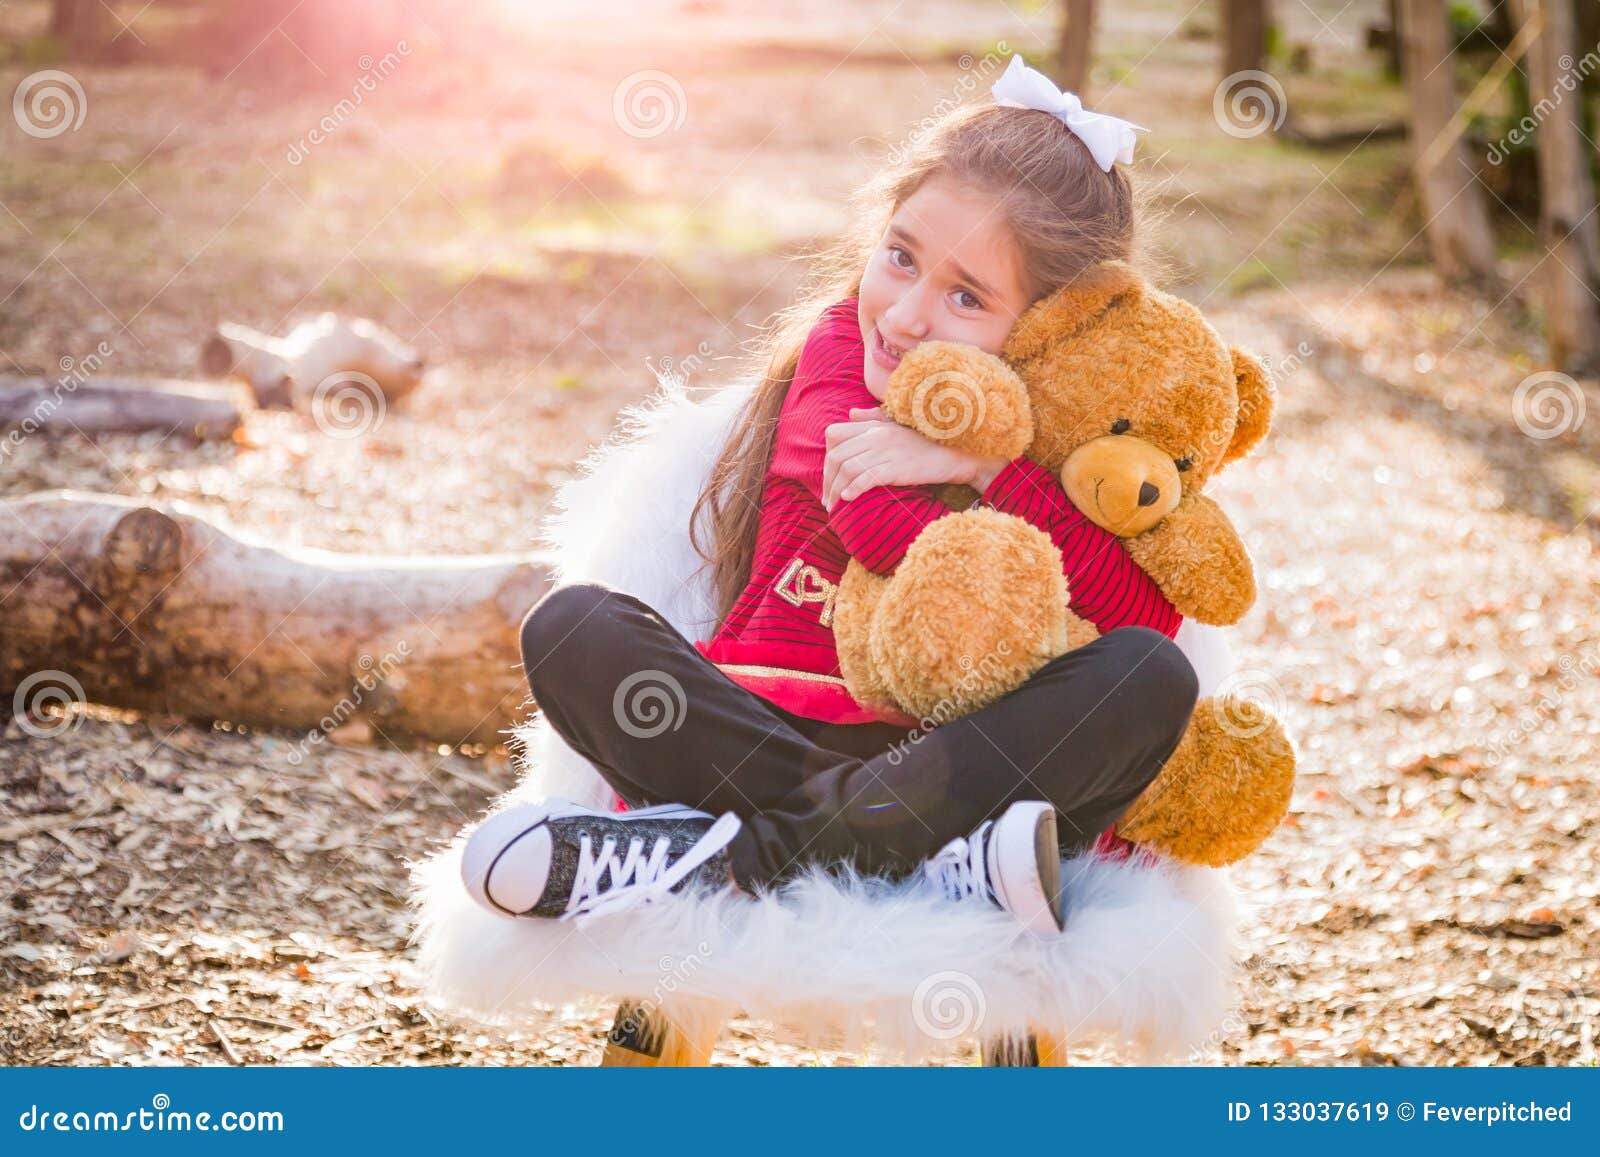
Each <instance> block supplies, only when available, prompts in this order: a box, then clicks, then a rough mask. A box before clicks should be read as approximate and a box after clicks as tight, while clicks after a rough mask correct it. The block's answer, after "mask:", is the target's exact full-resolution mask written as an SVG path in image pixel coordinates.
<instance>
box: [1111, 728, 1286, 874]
mask: <svg viewBox="0 0 1600 1157" xmlns="http://www.w3.org/2000/svg"><path fill="white" fill-rule="evenodd" d="M1294 764H1295V755H1294V747H1293V746H1292V745H1291V744H1290V742H1289V737H1288V736H1287V735H1285V734H1284V730H1283V725H1282V724H1280V723H1279V722H1278V721H1277V719H1275V718H1274V717H1273V716H1272V714H1271V713H1270V712H1268V711H1267V710H1266V709H1265V708H1263V707H1262V706H1261V705H1260V704H1258V703H1254V702H1252V701H1250V700H1247V699H1238V698H1234V697H1232V696H1221V697H1217V698H1208V699H1202V700H1200V702H1199V703H1198V704H1197V705H1196V706H1195V709H1194V716H1193V717H1192V718H1191V719H1190V720H1189V729H1188V730H1187V731H1186V732H1184V736H1183V738H1182V739H1181V740H1179V742H1178V747H1177V749H1176V750H1175V751H1174V752H1173V753H1172V757H1171V758H1170V759H1168V760H1167V762H1166V763H1165V764H1163V765H1162V767H1161V772H1160V774H1159V775H1157V776H1156V778H1155V779H1154V780H1153V781H1151V783H1150V786H1149V787H1147V788H1145V790H1144V793H1143V794H1142V795H1140V796H1139V798H1138V799H1136V800H1135V801H1134V802H1133V806H1132V807H1130V808H1129V809H1128V811H1127V812H1125V813H1124V814H1123V816H1122V818H1121V819H1120V820H1118V821H1117V834H1118V835H1120V836H1122V837H1123V838H1124V839H1128V840H1132V841H1133V842H1134V843H1137V844H1146V845H1148V846H1150V847H1152V848H1154V849H1156V850H1157V851H1159V852H1162V853H1163V854H1165V855H1167V856H1169V857H1171V858H1172V859H1175V860H1179V861H1181V862H1183V863H1188V864H1200V865H1204V866H1206V867H1212V868H1220V867H1223V866H1225V865H1227V864H1231V863H1234V862H1235V861H1237V860H1242V859H1243V858H1244V857H1245V856H1248V855H1249V854H1250V853H1251V852H1253V851H1255V850H1256V849H1257V848H1258V847H1260V846H1261V844H1262V843H1263V842H1264V841H1265V840H1266V838H1267V837H1268V836H1270V835H1271V834H1272V832H1273V829H1275V828H1276V827H1277V826H1278V824H1279V822H1280V821H1281V820H1282V819H1283V816H1284V813H1285V812H1287V811H1288V810H1289V797H1290V796H1291V795H1292V794H1293V791H1294Z"/></svg>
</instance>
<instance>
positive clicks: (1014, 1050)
mask: <svg viewBox="0 0 1600 1157" xmlns="http://www.w3.org/2000/svg"><path fill="white" fill-rule="evenodd" d="M983 1063H984V1065H985V1066H986V1067H988V1068H991V1069H997V1068H1009V1069H1042V1068H1066V1067H1067V1050H1066V1046H1064V1045H1063V1044H1062V1043H1061V1042H1060V1041H1058V1040H1056V1039H1055V1038H1054V1037H1052V1036H1050V1035H1049V1034H1047V1033H1041V1032H1030V1033H1029V1034H1028V1035H1027V1036H1024V1037H1011V1036H997V1037H990V1038H989V1039H988V1040H986V1041H984V1042H983Z"/></svg>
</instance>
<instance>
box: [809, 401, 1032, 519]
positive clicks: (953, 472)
mask: <svg viewBox="0 0 1600 1157" xmlns="http://www.w3.org/2000/svg"><path fill="white" fill-rule="evenodd" d="M824 436H825V438H826V442H827V447H828V449H827V454H826V456H825V457H824V458H823V460H822V505H823V507H824V508H825V509H827V510H832V509H833V508H834V506H835V505H837V504H838V503H840V502H848V501H850V500H851V499H852V498H855V497H857V496H859V495H861V494H864V493H866V492H867V491H868V490H871V489H872V488H873V487H874V486H926V485H929V484H932V483H936V482H960V483H963V484H965V485H967V486H972V487H976V488H977V489H979V490H985V489H987V488H988V486H989V483H990V482H992V481H993V480H994V476H995V475H996V474H998V473H999V472H1000V470H1001V468H1002V467H1004V466H1005V465H1006V462H1005V460H1004V459H1002V458H979V457H977V456H976V455H973V454H967V453H964V452H963V451H960V450H957V449H955V448H954V447H951V446H946V445H944V444H943V443H941V442H936V441H934V440H933V439H931V438H927V437H924V436H923V435H922V434H919V433H917V432H916V431H915V430H913V429H910V428H909V427H907V426H902V425H900V423H898V422H893V421H890V420H889V419H887V418H885V417H884V416H883V410H882V408H881V407H878V406H873V407H871V408H869V409H852V410H851V411H850V420H849V421H848V422H834V423H832V424H830V425H829V426H828V428H827V429H826V431H825V432H824Z"/></svg>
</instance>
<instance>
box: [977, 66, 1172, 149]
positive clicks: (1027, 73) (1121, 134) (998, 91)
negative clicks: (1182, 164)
mask: <svg viewBox="0 0 1600 1157" xmlns="http://www.w3.org/2000/svg"><path fill="white" fill-rule="evenodd" d="M991 91H992V92H993V93H994V102H995V104H1000V105H1005V106H1006V107H1008V108H1035V109H1038V110H1039V111H1041V112H1047V113H1050V114H1052V115H1053V116H1055V117H1056V119H1058V120H1060V121H1061V123H1062V124H1064V125H1066V126H1067V128H1069V129H1071V130H1072V133H1073V135H1074V136H1076V137H1077V138H1078V139H1079V140H1081V141H1082V142H1083V143H1084V144H1086V145H1088V146H1089V153H1090V155H1091V156H1093V157H1094V163H1095V164H1097V165H1099V166H1100V167H1101V168H1102V169H1104V170H1105V171H1106V172H1108V173H1109V172H1110V171H1111V163H1112V162H1113V161H1121V162H1122V163H1123V164H1124V165H1131V164H1132V163H1133V144H1134V141H1136V140H1137V139H1138V138H1137V137H1135V136H1134V135H1133V134H1134V130H1136V129H1137V130H1138V131H1140V132H1147V131H1149V130H1147V129H1146V128H1145V127H1144V126H1143V125H1136V124H1134V123H1132V122H1131V121H1125V120H1122V119H1121V118H1119V117H1114V116H1106V115H1105V114H1104V113H1097V112H1089V111H1088V110H1087V109H1085V108H1084V107H1083V102H1082V101H1081V100H1079V99H1078V96H1077V94H1076V93H1071V92H1062V91H1061V90H1060V89H1059V88H1057V87H1056V86H1055V84H1054V82H1053V81H1051V79H1050V78H1049V77H1048V76H1046V75H1045V74H1044V73H1042V72H1040V71H1039V70H1038V69H1036V68H1029V67H1028V66H1027V65H1026V64H1024V63H1022V57H1021V56H1013V57H1012V58H1011V63H1010V64H1008V65H1006V70H1005V72H1004V73H1002V74H1001V76H1000V79H999V80H997V81H995V82H994V88H993V89H992V90H991Z"/></svg>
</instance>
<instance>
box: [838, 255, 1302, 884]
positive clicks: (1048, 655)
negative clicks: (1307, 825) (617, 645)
mask: <svg viewBox="0 0 1600 1157" xmlns="http://www.w3.org/2000/svg"><path fill="white" fill-rule="evenodd" d="M882 407H883V410H884V412H885V414H886V416H888V417H889V418H891V419H893V420H895V421H897V422H900V423H901V424H903V425H907V426H910V427H912V428H913V429H916V430H918V431H919V432H921V433H922V434H924V435H926V436H928V437H930V438H934V439H936V440H940V441H944V442H947V443H948V444H950V445H952V446H956V447H958V448H960V449H962V450H965V451H967V452H969V453H976V454H981V455H983V456H985V457H996V458H1006V459H1010V458H1015V457H1019V456H1023V457H1027V458H1029V459H1031V460H1032V461H1035V462H1037V463H1039V464H1040V465H1043V466H1045V467H1047V468H1048V469H1050V470H1051V471H1053V472H1055V473H1056V474H1057V475H1058V477H1059V478H1060V479H1061V483H1062V486H1063V488H1064V489H1065V491H1066V493H1067V496H1068V497H1069V498H1070V499H1071V500H1072V502H1073V504H1074V505H1075V506H1076V507H1077V508H1078V510H1079V511H1080V512H1081V513H1083V515H1084V516H1085V517H1087V518H1089V519H1090V520H1092V521H1093V522H1095V523H1096V524H1098V525H1100V526H1102V527H1104V528H1105V529H1106V530H1108V531H1110V532H1111V533H1113V534H1115V535H1117V536H1119V537H1120V538H1121V539H1122V540H1123V543H1124V545H1125V546H1126V548H1127V550H1128V552H1129V554H1130V555H1131V556H1132V557H1133V559H1134V560H1135V561H1136V562H1137V563H1138V564H1139V565H1140V566H1141V567H1142V568H1143V569H1144V571H1145V572H1146V573H1147V574H1148V575H1150V577H1151V578H1152V579H1153V580H1154V581H1155V582H1156V584H1157V585H1158V586H1159V587H1160V588H1161V590H1162V592H1163V593H1164V594H1165V595H1166V596H1167V598H1168V599H1169V600H1170V601H1171V602H1172V603H1173V605H1174V606H1175V607H1176V609H1177V610H1178V611H1179V612H1180V613H1181V614H1183V615H1184V616H1185V617H1187V618H1193V619H1196V620H1197V621H1199V622H1202V623H1209V624H1213V625H1217V626H1227V625H1231V624H1233V623H1236V622H1238V621H1239V619H1240V618H1241V617H1243V615H1244V614H1245V613H1246V612H1247V611H1248V610H1249V609H1250V606H1251V605H1252V604H1253V602H1254V600H1255V577H1254V569H1253V566H1252V564H1251V561H1250V556H1249V552H1248V551H1247V550H1246V548H1245V546H1244V543H1243V541H1242V540H1241V539H1240V537H1239V535H1238V533H1237V531H1236V530H1235V529H1234V527H1233V524H1232V523H1231V522H1230V521H1229V519H1228V517H1227V515H1226V514H1225V513H1224V512H1223V510H1222V508H1221V507H1220V506H1219V505H1217V503H1216V502H1215V501H1213V500H1212V499H1211V498H1209V497H1207V496H1206V495H1205V494H1204V493H1202V491H1203V488H1204V487H1205V485H1206V483H1207V482H1208V481H1209V480H1210V479H1211V478H1212V477H1214V476H1215V475H1216V473H1217V472H1218V471H1219V470H1221V469H1222V468H1223V467H1224V466H1226V465H1228V464H1229V463H1231V462H1234V461H1237V460H1238V459H1240V458H1242V457H1243V456H1244V455H1245V454H1247V453H1248V452H1249V451H1250V450H1251V449H1253V448H1254V447H1255V446H1256V445H1257V444H1258V443H1259V442H1260V441H1261V439H1262V438H1263V437H1264V436H1265V434H1266V432H1267V429H1268V427H1269V426H1270V424H1271V418H1272V408H1273V397H1272V391H1271V386H1270V383H1269V382H1268V380H1267V376H1266V373H1265V371H1264V370H1263V368H1262V366H1261V364H1260V363H1259V362H1258V361H1257V360H1256V359H1255V358H1254V357H1252V356H1251V355H1249V354H1248V353H1246V352H1244V351H1243V350H1240V349H1237V348H1230V347H1229V346H1227V345H1226V344H1225V343H1224V342H1223V341H1222V339H1221V338H1220V337H1219V336H1218V335H1217V333H1216V331H1215V330H1213V329H1212V328H1211V326H1210V324H1209V323H1207V322H1206V320H1205V319H1204V317H1203V316H1202V315H1201V314H1200V312H1199V310H1197V309H1196V308H1195V307H1194V306H1192V305H1190V304H1189V303H1187V302H1185V301H1182V300H1180V299H1178V298H1176V297H1173V296H1170V295H1168V294H1165V293H1162V292H1161V291H1159V290H1157V289H1155V288H1154V287H1152V286H1150V285H1148V284H1147V283H1146V282H1145V281H1144V280H1143V279H1142V278H1141V277H1140V276H1139V275H1138V274H1137V273H1136V272H1135V271H1134V270H1133V269H1132V268H1131V267H1130V266H1129V265H1127V264H1126V263H1123V262H1118V261H1108V262H1102V263H1100V264H1098V265H1096V266H1093V267H1091V268H1090V269H1089V270H1087V271H1086V272H1085V273H1084V274H1082V275H1080V276H1079V277H1078V278H1076V279H1075V280H1074V281H1073V282H1072V283H1071V284H1069V285H1068V286H1066V287H1064V288H1063V289H1060V290H1058V291H1057V292H1055V293H1054V294H1052V295H1050V296H1049V297H1046V298H1044V299H1042V300H1041V301H1039V302H1037V303H1035V304H1034V305H1033V306H1032V307H1030V309H1029V310H1028V311H1027V312H1025V313H1024V314H1023V315H1022V317H1021V318H1019V319H1018V321H1017V323H1016V325H1015V326H1014V327H1013V328H1012V331H1011V334H1010V335H1009V337H1008V338H1007V341H1006V343H1005V345H1004V347H1003V348H1002V350H1001V352H1000V356H999V357H995V356H992V355H989V354H986V353H984V352H982V351H980V350H978V349H976V348H974V347H971V346H965V345H959V344H956V343H952V342H942V341H932V342H924V343H922V344H921V345H919V346H917V347H915V348H914V349H912V350H911V351H909V352H908V353H907V354H906V355H905V356H904V357H903V358H902V359H901V363H900V365H899V366H898V367H896V369H895V371H894V373H893V374H891V375H890V379H889V382H888V383H887V386H886V390H885V395H884V397H883V399H882ZM938 495H939V497H940V498H941V500H943V501H944V502H945V503H946V505H949V506H950V507H952V509H953V510H955V511H956V513H953V514H950V515H948V516H946V517H944V518H941V519H938V520H937V521H935V522H933V523H931V524H930V525H929V526H928V527H926V528H925V529H924V530H923V531H922V533H921V534H920V535H919V536H918V537H917V539H916V540H915V541H914V542H913V543H912V545H911V547H910V548H909V549H908V550H907V552H906V554H905V556H904V558H903V559H902V560H901V562H900V564H899V566H898V567H897V568H896V569H895V571H894V573H893V574H892V575H887V576H885V575H879V574H875V573H874V572H872V571H869V570H867V569H866V568H865V567H864V566H862V565H861V564H860V563H858V562H856V561H854V560H852V561H851V562H850V564H849V566H848V567H847V569H846V572H845V574H844V576H843V578H842V579H841V581H840V585H839V590H838V594H837V596H836V603H835V610H834V633H835V639H836V642H837V644H838V650H839V666H840V670H841V673H842V674H843V675H844V678H845V681H846V683H847V685H848V686H849V687H850V689H851V692H852V694H853V695H855V696H856V698H857V699H858V700H859V701H861V702H863V703H867V704H871V705H875V706H879V707H883V708H887V709H890V710H893V711H897V712H900V713H909V714H910V715H912V716H915V717H916V718H918V719H921V720H924V721H931V722H934V723H937V722H943V721H945V720H946V719H949V718H952V717H955V716H959V715H964V714H967V713H969V712H971V711H973V710H976V709H977V708H979V707H982V706H983V705H985V704H987V703H989V702H992V701H993V700H995V699H997V698H999V697H1000V696H1001V695H1004V694H1006V693H1007V692H1009V691H1011V690H1013V689H1015V688H1016V687H1018V686H1020V685H1021V684H1022V683H1023V682H1024V681H1026V679H1027V678H1028V677H1029V676H1030V675H1032V674H1033V672H1035V671H1037V670H1038V669H1039V668H1040V667H1041V666H1043V665H1044V664H1045V663H1047V662H1049V661H1050V660H1051V659H1053V658H1055V657H1056V656H1058V655H1061V654H1064V653H1065V652H1066V651H1068V650H1070V649H1072V648H1075V647H1079V646H1082V645H1084V644H1085V643H1087V642H1090V641H1092V640H1093V639H1094V638H1096V637H1097V636H1098V634H1099V632H1098V630H1097V629H1096V628H1095V627H1094V625H1093V624H1092V623H1089V622H1087V621H1086V620H1084V619H1081V618H1080V617H1078V616H1077V615H1075V614H1073V613H1072V611H1071V610H1070V609H1069V608H1068V598H1067V595H1068V591H1067V585H1066V580H1065V578H1064V577H1063V574H1062V569H1063V568H1062V560H1061V554H1060V552H1059V551H1058V550H1057V549H1056V547H1055V545H1054V543H1052V542H1051V541H1050V538H1049V536H1048V535H1046V534H1045V533H1044V532H1043V531H1041V530H1039V529H1038V528H1036V527H1034V526H1031V525H1030V524H1028V523H1027V522H1026V521H1024V520H1023V519H1020V518H1017V517H1015V516H1012V515H1009V514H1006V513H1004V512H1002V511H998V510H995V509H992V508H990V507H987V506H983V505H982V504H980V503H978V495H977V494H976V492H975V491H973V490H972V489H971V488H969V487H964V486H959V485H946V486H943V487H940V488H939V490H938ZM1293 781H1294V750H1293V747H1292V746H1291V745H1290V743H1289V740H1288V738H1287V737H1286V736H1285V734H1284V732H1283V729H1282V727H1281V725H1280V724H1279V723H1278V721H1277V720H1276V719H1274V718H1273V717H1272V716H1271V714H1270V713H1268V712H1267V711H1266V710H1265V709H1263V708H1262V707H1260V706H1259V705H1258V704H1256V703H1254V702H1252V701H1249V700H1245V699H1240V698H1235V697H1231V696H1217V697H1213V698H1207V699H1204V700H1202V701H1201V702H1200V703H1199V704H1198V705H1197V707H1196V709H1195V712H1194V716H1193V718H1192V719H1191V721H1190V724H1189V728H1188V731H1187V732H1186V734H1185V735H1184V737H1183V739H1182V741H1181V742H1180V743H1179V745H1178V748H1177V750H1176V751H1174V753H1173V755H1172V756H1171V757H1170V758H1169V759H1168V760H1167V762H1166V764H1165V765H1164V766H1163V768H1162V771H1161V773H1160V774H1159V775H1158V776H1157V777H1156V779H1155V780H1154V781H1153V782H1152V783H1151V784H1150V786H1149V787H1148V788H1147V789H1146V790H1145V792H1144V793H1143V794H1142V795H1141V796H1140V797H1139V798H1138V799H1137V800H1136V801H1135V802H1134V804H1133V805H1132V807H1131V808H1130V809H1129V810H1128V811H1127V813H1125V814H1124V816H1123V817H1122V819H1121V820H1120V821H1119V822H1118V825H1117V831H1118V834H1119V835H1121V836H1123V837H1124V838H1126V839H1129V840H1132V841H1134V842H1135V843H1139V844H1143V845H1146V846H1149V847H1153V848H1155V849H1156V850H1158V851H1160V852H1162V853H1164V854H1165V855H1167V856H1169V857H1171V858H1173V859H1176V860H1179V861H1182V862H1186V863H1195V864H1204V865H1207V866H1222V865H1225V864H1229V863H1233V862H1235V861H1236V860H1238V859H1241V858H1243V857H1244V856H1245V855H1248V854H1249V853H1250V852H1252V851H1254V850H1255V848H1256V847H1258V846H1259V845H1260V844H1261V842H1262V841H1264V840H1265V839H1266V838H1267V836H1268V835H1270V834H1271V832H1272V831H1273V829H1274V828H1275V827H1276V826H1277V824H1278V822H1279V821H1280V820H1281V819H1282V817H1283V814H1284V813H1285V811H1286V810H1287V808H1288V803H1289V796H1290V793H1291V791H1292V788H1293Z"/></svg>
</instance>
